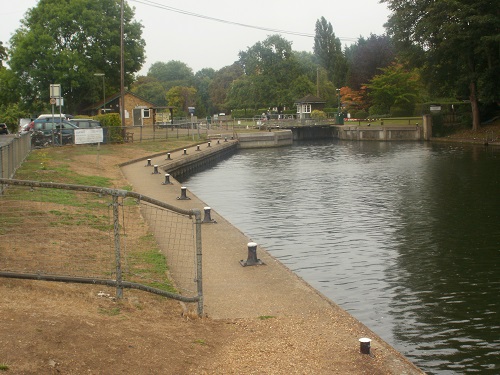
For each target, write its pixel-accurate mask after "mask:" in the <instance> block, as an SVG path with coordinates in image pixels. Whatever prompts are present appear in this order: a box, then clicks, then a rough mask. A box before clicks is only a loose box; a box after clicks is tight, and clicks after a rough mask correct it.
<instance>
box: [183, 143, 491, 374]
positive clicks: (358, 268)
mask: <svg viewBox="0 0 500 375" xmlns="http://www.w3.org/2000/svg"><path fill="white" fill-rule="evenodd" d="M499 160H500V153H496V152H491V151H489V150H486V151H485V150H484V149H483V148H480V147H472V146H456V145H427V144H419V143H392V142H364V143H363V142H345V143H344V142H314V143H301V144H296V145H294V146H293V147H291V148H278V149H265V150H248V151H244V152H240V153H239V154H237V155H236V156H234V157H233V158H231V159H229V160H226V161H224V162H222V163H220V164H218V165H217V166H215V167H214V168H213V169H211V170H209V171H205V172H201V173H199V174H197V175H195V176H193V177H191V178H189V180H188V181H185V183H186V185H187V186H189V187H190V190H192V191H193V192H194V193H195V194H197V195H199V196H200V197H202V198H203V199H204V200H205V201H206V202H209V203H210V205H211V206H212V207H213V208H214V209H215V210H216V211H217V212H219V213H220V214H221V215H223V216H224V217H225V218H226V219H228V220H229V221H231V222H232V223H233V224H234V225H236V226H237V227H239V228H240V229H241V230H243V231H244V232H245V233H246V234H247V235H248V236H249V238H251V239H252V240H253V241H256V242H257V243H258V244H259V245H262V246H264V247H265V248H267V249H268V250H269V251H270V252H271V253H272V254H273V255H274V256H275V257H277V258H279V259H280V260H281V261H282V262H283V263H285V264H286V265H287V266H288V267H289V268H290V269H292V270H293V271H294V272H296V273H297V274H299V275H300V276H301V277H303V278H304V279H305V280H307V281H308V282H309V283H310V284H311V285H313V286H314V287H315V288H317V289H318V290H320V291H321V292H322V293H323V294H325V295H327V296H328V297H330V298H331V299H332V300H334V301H335V302H336V303H338V304H339V305H341V306H342V307H343V308H344V309H346V310H348V311H349V312H350V313H351V314H353V315H354V316H356V317H357V318H358V319H359V320H361V321H363V322H364V323H365V324H366V325H368V326H369V327H370V328H372V329H373V330H374V331H376V332H377V333H378V334H379V335H380V336H382V337H383V338H384V339H385V340H386V341H388V342H389V343H391V344H392V345H393V346H394V347H396V348H397V349H398V350H400V351H401V352H403V353H404V354H405V355H407V356H408V357H409V358H410V359H412V360H413V361H414V362H415V363H417V365H419V366H420V367H421V368H423V369H424V370H425V371H427V372H429V373H436V374H437V373H440V374H446V373H450V374H451V373H457V372H459V373H461V372H474V371H476V372H481V373H488V372H490V373H498V371H499V367H500V363H499V359H498V358H499V357H500V356H499V354H500V341H499V338H500V323H499V319H498V312H499V305H498V295H499V292H500V279H499V275H498V267H497V266H498V261H499V258H500V256H499V249H500V227H499V225H498V223H499V222H500V200H499V197H498V192H499V191H500V189H499V186H500V168H499Z"/></svg>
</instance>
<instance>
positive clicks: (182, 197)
mask: <svg viewBox="0 0 500 375" xmlns="http://www.w3.org/2000/svg"><path fill="white" fill-rule="evenodd" d="M186 191H187V187H184V186H182V187H181V196H180V197H177V199H178V200H180V201H184V200H189V199H191V198H189V197H188V196H187V195H186Z"/></svg>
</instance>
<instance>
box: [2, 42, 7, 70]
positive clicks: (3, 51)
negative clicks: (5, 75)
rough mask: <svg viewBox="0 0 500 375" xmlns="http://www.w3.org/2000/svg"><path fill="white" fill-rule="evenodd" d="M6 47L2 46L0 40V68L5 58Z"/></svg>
mask: <svg viewBox="0 0 500 375" xmlns="http://www.w3.org/2000/svg"><path fill="white" fill-rule="evenodd" d="M7 57H8V54H7V48H5V47H4V45H3V42H0V69H1V68H2V67H3V63H4V61H5V60H7Z"/></svg>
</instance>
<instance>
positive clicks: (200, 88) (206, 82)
mask: <svg viewBox="0 0 500 375" xmlns="http://www.w3.org/2000/svg"><path fill="white" fill-rule="evenodd" d="M194 77H195V87H196V91H197V92H198V104H197V105H198V107H200V110H199V111H197V113H198V115H208V114H212V113H214V106H213V104H212V101H211V100H210V90H209V88H210V84H211V83H212V81H213V79H214V77H215V70H214V69H212V68H204V69H201V70H200V71H198V72H196V74H195V75H194Z"/></svg>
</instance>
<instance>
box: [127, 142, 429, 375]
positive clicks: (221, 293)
mask: <svg viewBox="0 0 500 375" xmlns="http://www.w3.org/2000/svg"><path fill="white" fill-rule="evenodd" d="M230 142H236V141H233V140H231V141H230ZM212 147H220V146H218V145H217V144H214V145H213V146H212ZM195 151H196V146H195V147H192V148H188V149H187V150H186V152H187V154H190V153H192V152H195ZM183 154H184V150H178V151H174V152H171V153H170V157H171V161H169V160H166V155H157V156H154V157H151V165H153V166H154V165H158V166H161V167H162V168H165V169H164V170H165V171H168V164H169V163H170V162H175V161H176V160H178V159H179V158H182V157H183V156H184V155H183ZM146 165H147V162H146V161H145V160H140V161H137V162H133V163H131V164H128V165H125V166H123V167H122V172H123V174H124V176H125V178H126V179H127V180H128V182H129V183H130V184H131V185H132V187H133V190H134V191H135V192H137V193H140V194H144V195H147V196H150V197H152V198H155V199H158V200H161V201H164V202H166V203H168V204H171V205H174V206H176V207H180V208H183V209H199V210H200V211H201V212H202V215H203V212H204V207H206V206H210V202H203V201H202V200H201V199H199V198H198V197H196V196H194V195H193V194H191V193H190V191H189V186H186V188H187V193H186V194H187V196H188V197H189V198H190V199H189V200H178V199H177V197H179V196H180V195H181V184H180V183H179V182H177V181H176V180H175V179H173V178H170V181H171V182H172V183H173V184H171V185H163V184H162V182H164V179H165V177H164V173H159V174H152V169H151V167H146ZM228 183H230V181H228ZM211 218H212V219H215V221H216V223H206V224H202V251H203V292H204V313H205V314H206V315H207V316H208V317H210V318H212V319H248V318H258V317H277V318H284V319H291V321H292V320H293V321H296V319H297V318H299V319H305V320H307V321H308V324H312V325H313V326H312V329H310V331H311V332H310V337H309V338H308V340H312V341H314V340H316V338H317V335H318V334H319V333H320V332H324V331H329V332H335V335H336V337H337V339H336V340H337V345H339V346H344V345H356V343H357V340H358V338H360V337H364V336H365V335H369V336H370V337H372V338H373V339H372V340H373V341H372V346H375V347H377V348H378V349H379V350H380V351H379V353H384V358H387V360H388V363H387V366H389V367H390V370H389V367H388V372H387V373H405V374H421V373H422V372H421V371H420V370H418V369H417V368H416V367H415V366H414V365H413V364H411V363H410V362H408V361H407V360H406V359H405V358H404V357H403V356H401V355H400V354H399V353H398V352H397V351H396V350H394V349H393V348H392V347H390V346H389V345H388V344H387V343H385V342H384V341H383V340H381V339H380V338H378V337H377V336H376V335H375V334H374V333H372V332H371V331H370V330H369V329H368V328H367V327H365V326H364V325H362V324H361V323H359V322H358V321H357V320H356V319H354V318H353V317H352V316H351V315H349V314H347V313H346V312H345V311H344V310H342V309H340V308H339V307H338V306H337V305H335V304H334V303H333V302H332V301H330V300H329V299H327V298H326V297H324V296H323V295H321V294H320V293H319V292H317V291H316V290H315V289H313V288H312V287H311V286H309V285H308V284H307V283H306V282H304V281H303V280H302V279H301V278H299V277H298V276H296V275H295V274H294V273H293V272H291V271H290V270H289V269H287V268H286V267H285V266H283V265H282V264H281V263H280V262H278V261H277V260H276V259H274V258H273V257H272V256H271V255H270V254H268V253H267V252H266V251H265V249H262V248H261V247H260V246H257V257H258V258H259V259H260V260H261V261H262V262H263V263H264V264H263V265H255V266H247V267H243V266H242V265H241V263H240V261H242V260H247V258H248V243H249V242H252V241H251V238H248V237H247V236H246V235H245V234H244V233H242V232H241V231H240V230H238V229H237V228H236V227H234V226H233V225H231V223H229V222H228V221H227V220H225V219H224V218H223V217H221V216H220V215H218V213H217V207H211ZM193 309H194V307H193ZM311 322H312V323H311ZM334 349H335V348H332V350H334ZM353 355H354V356H356V355H357V354H356V351H353ZM353 360H356V358H353ZM394 368H396V369H397V370H394Z"/></svg>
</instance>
